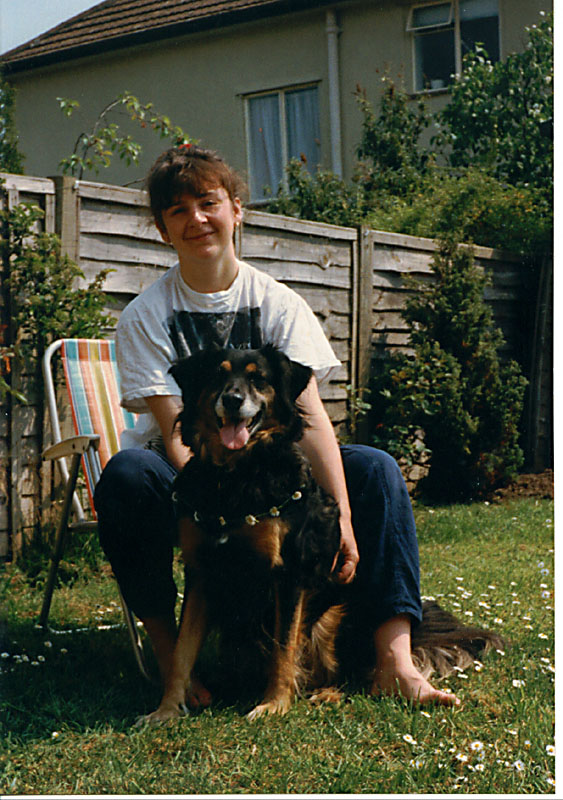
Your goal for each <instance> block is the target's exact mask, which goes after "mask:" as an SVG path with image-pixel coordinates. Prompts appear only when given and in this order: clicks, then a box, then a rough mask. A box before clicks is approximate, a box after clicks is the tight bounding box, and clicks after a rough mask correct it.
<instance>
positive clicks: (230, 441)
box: [219, 422, 250, 450]
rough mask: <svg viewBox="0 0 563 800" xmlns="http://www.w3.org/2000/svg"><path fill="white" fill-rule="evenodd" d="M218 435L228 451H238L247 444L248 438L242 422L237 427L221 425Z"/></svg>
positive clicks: (246, 429)
mask: <svg viewBox="0 0 563 800" xmlns="http://www.w3.org/2000/svg"><path fill="white" fill-rule="evenodd" d="M219 433H220V436H221V441H222V442H223V444H224V445H225V447H228V448H229V450H240V448H241V447H244V445H245V444H246V443H247V441H248V439H249V436H250V434H249V432H248V428H247V427H246V425H245V424H244V422H239V424H238V425H232V424H228V425H223V427H222V428H221V430H220V432H219Z"/></svg>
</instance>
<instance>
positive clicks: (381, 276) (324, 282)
mask: <svg viewBox="0 0 563 800" xmlns="http://www.w3.org/2000/svg"><path fill="white" fill-rule="evenodd" d="M0 178H3V179H4V181H5V182H4V186H3V189H2V191H1V192H0V204H1V205H2V206H3V207H13V206H14V205H15V204H17V203H18V202H22V201H32V202H35V203H37V204H38V205H39V206H41V208H43V210H44V211H45V218H44V223H43V224H44V229H45V230H47V231H56V232H57V233H58V234H59V235H60V237H61V241H62V246H63V250H64V251H65V252H66V253H68V254H69V255H70V256H71V257H72V258H73V259H74V260H76V261H77V262H78V263H79V264H80V266H81V269H82V270H83V272H84V274H85V277H86V280H87V281H90V280H92V279H93V277H94V276H95V275H96V274H97V273H98V272H99V271H100V269H102V268H110V269H112V270H113V271H112V272H110V273H109V275H108V277H107V280H106V284H105V290H106V292H107V293H108V294H109V295H110V296H111V298H112V305H111V306H110V310H111V311H112V313H114V314H115V315H116V316H118V315H119V313H120V311H121V310H122V308H123V307H124V306H125V305H126V304H127V303H128V302H129V301H130V300H131V299H132V298H133V297H134V296H135V295H137V294H138V293H139V292H141V291H143V290H144V289H145V288H147V286H149V285H150V284H151V283H152V282H153V281H155V280H156V279H157V278H158V277H159V276H160V275H161V274H162V273H163V271H164V270H166V269H168V268H169V267H170V266H171V265H172V264H173V263H175V260H176V258H175V253H174V251H173V250H172V249H171V248H170V247H169V246H168V245H166V244H164V243H163V242H162V241H161V239H160V237H159V235H158V233H157V231H156V229H155V228H154V226H153V225H152V223H151V221H150V218H149V212H148V208H147V200H146V195H145V193H144V192H142V191H140V190H137V189H128V188H121V187H116V186H109V185H105V184H99V183H92V182H87V181H77V180H75V179H74V178H66V177H65V178H63V177H58V178H55V179H53V180H51V179H41V178H27V177H25V176H15V175H3V176H0ZM237 249H238V253H239V255H240V257H241V258H243V259H245V260H248V261H249V262H250V263H252V264H254V265H256V266H257V267H258V268H259V269H262V270H264V271H265V272H267V273H268V274H270V275H272V276H273V277H275V278H277V279H278V280H281V281H283V282H284V283H287V284H288V285H290V286H292V287H293V288H294V289H295V290H296V291H297V292H299V293H300V294H301V295H302V296H303V297H304V298H305V299H306V300H307V301H308V303H309V304H310V305H311V307H312V308H313V311H314V312H315V314H316V315H317V317H318V318H319V320H320V322H321V325H322V326H323V329H324V330H325V333H326V334H327V336H328V338H329V340H330V342H331V344H332V346H333V348H334V350H335V352H336V355H337V356H338V358H339V359H340V361H341V362H342V366H341V368H340V370H339V371H338V372H337V374H336V375H335V376H333V378H332V380H331V382H330V383H329V384H327V385H325V386H323V387H322V396H323V400H324V401H325V404H326V405H327V408H328V411H329V414H330V416H331V418H332V420H333V422H334V423H335V425H336V426H337V428H342V427H343V426H345V425H346V420H347V396H348V390H347V387H348V386H349V387H352V389H356V388H358V387H360V386H365V385H367V383H368V381H369V374H370V365H371V362H372V359H373V358H374V357H376V358H377V357H381V356H382V355H384V354H385V353H386V352H389V350H393V349H396V348H398V347H404V346H405V345H406V343H407V337H408V333H407V330H406V327H405V324H404V322H403V320H402V318H401V316H400V311H401V308H402V306H403V303H404V300H405V297H406V294H407V291H408V290H407V289H406V288H405V286H404V281H403V279H404V276H405V275H407V274H408V275H412V276H414V277H417V278H420V279H421V280H429V279H431V269H430V261H431V258H432V255H433V251H434V249H435V245H434V243H433V241H431V240H427V239H420V238H415V237H410V236H403V235H398V234H393V233H385V232H381V231H373V230H369V229H361V230H356V229H352V228H343V227H339V226H335V225H325V224H320V223H314V222H306V221H302V220H296V219H293V218H289V217H282V216H278V215H273V214H266V213H262V212H257V211H249V210H247V211H245V216H244V224H243V226H242V228H241V229H240V230H239V233H238V240H237ZM475 254H476V259H477V262H478V263H479V264H482V265H483V266H484V267H486V268H488V269H490V270H491V271H492V274H493V286H492V287H491V288H490V290H488V292H487V299H488V300H489V301H490V302H491V304H492V307H493V309H494V315H495V320H496V322H497V324H498V325H499V326H500V327H501V328H502V330H503V332H504V335H505V338H506V342H507V344H506V355H507V356H510V357H515V358H517V359H518V360H519V361H520V363H521V364H522V366H523V368H524V371H525V372H526V373H527V374H531V373H533V372H534V370H533V369H532V368H531V365H532V364H535V363H537V361H538V358H537V356H538V354H537V353H536V354H535V355H534V353H532V351H531V347H530V343H531V342H532V341H537V346H538V347H540V346H541V347H543V350H542V351H541V352H542V353H543V354H544V358H543V364H544V368H543V371H542V370H539V371H538V370H537V369H536V370H535V374H536V382H535V385H534V394H532V395H531V396H533V397H534V400H535V402H536V403H537V408H538V409H539V408H540V407H541V408H542V409H543V413H544V417H543V418H542V416H541V414H538V413H535V414H533V415H532V416H533V423H534V425H535V431H536V432H535V438H534V441H533V442H531V443H530V447H531V448H532V449H533V450H534V453H535V458H536V462H537V461H538V448H539V449H541V447H539V445H538V443H543V444H542V447H543V449H544V450H545V451H546V452H545V453H543V452H542V453H541V454H540V458H539V462H541V461H542V459H543V461H546V460H549V457H550V456H549V453H548V452H547V450H548V449H549V443H550V441H551V434H550V431H551V428H550V425H551V420H550V418H549V415H548V414H547V415H546V414H545V410H546V408H547V405H546V398H547V400H549V398H550V396H551V385H550V384H549V369H548V368H546V365H547V367H549V359H548V358H546V357H545V347H546V341H549V337H550V329H549V325H547V328H546V319H547V320H549V314H547V316H546V314H545V307H546V306H545V302H544V304H543V306H542V308H543V309H544V316H543V323H544V324H543V328H542V329H541V330H542V331H543V338H541V337H539V338H538V336H536V337H535V338H534V335H533V332H534V324H535V323H534V315H533V314H531V313H530V309H531V308H533V307H534V304H533V303H530V302H529V286H530V268H529V267H527V268H526V267H524V265H523V264H522V263H521V261H520V260H519V259H517V258H516V257H514V256H511V255H509V254H506V253H501V252H499V251H493V250H490V249H486V248H476V250H475ZM8 271H9V264H7V263H4V264H3V273H2V278H3V279H4V280H3V281H2V285H3V289H2V295H1V301H0V302H1V306H0V315H1V317H2V318H1V320H0V322H1V323H3V324H4V325H5V326H7V327H6V328H4V330H6V331H7V332H8V333H7V336H8V339H7V340H6V341H9V336H10V327H9V308H10V298H9V292H8V291H7V288H6V282H5V278H6V277H7V275H8ZM544 283H545V281H544ZM544 301H545V298H544ZM536 327H537V326H536ZM542 343H543V344H542ZM13 379H14V381H15V382H16V383H19V384H22V383H23V384H25V383H26V375H25V374H23V375H19V374H17V375H14V376H13ZM40 408H41V403H40V402H39V399H38V398H34V397H33V395H32V394H31V395H30V397H29V403H28V404H26V405H21V404H19V403H17V402H16V401H14V400H13V399H11V398H10V397H9V396H8V397H7V398H6V399H5V400H4V401H3V405H2V407H1V408H0V412H1V417H0V419H1V422H0V454H1V456H2V466H1V468H0V555H6V554H8V552H9V550H10V548H11V549H13V550H17V549H18V547H19V544H20V543H21V541H22V537H25V536H26V535H27V534H28V533H29V532H30V531H31V530H33V528H34V527H35V526H37V525H38V524H39V523H40V522H41V521H42V520H44V519H45V515H46V513H47V510H48V508H49V507H50V505H51V503H52V493H53V475H52V473H51V471H50V468H49V467H46V466H45V465H43V466H41V459H40V453H41V450H42V448H43V446H44V444H47V443H48V442H49V438H48V436H49V432H48V431H47V429H46V426H45V420H44V419H42V418H40V417H41V413H40V412H39V411H38V409H40ZM530 424H532V421H530ZM539 462H538V463H539ZM536 466H537V464H536ZM539 466H541V463H539ZM10 536H11V538H10Z"/></svg>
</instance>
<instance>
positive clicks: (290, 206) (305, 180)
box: [268, 159, 365, 227]
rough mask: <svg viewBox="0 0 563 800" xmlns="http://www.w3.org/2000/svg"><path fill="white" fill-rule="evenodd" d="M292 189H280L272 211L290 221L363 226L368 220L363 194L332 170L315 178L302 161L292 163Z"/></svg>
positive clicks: (294, 160)
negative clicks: (363, 221) (293, 218)
mask: <svg viewBox="0 0 563 800" xmlns="http://www.w3.org/2000/svg"><path fill="white" fill-rule="evenodd" d="M286 172H287V181H288V189H287V190H285V189H283V188H282V189H280V190H279V191H278V194H277V195H276V197H275V198H274V199H273V200H272V201H271V202H270V203H269V205H268V211H271V212H272V213H273V214H285V215H286V216H289V217H298V218H300V219H309V220H314V221H317V222H328V223H330V224H332V225H344V226H349V227H350V226H354V225H360V224H361V222H362V219H363V217H364V216H365V207H364V197H363V193H362V192H361V190H360V189H359V188H358V187H357V186H354V185H352V186H349V185H347V184H346V183H345V181H343V180H342V178H339V177H338V176H337V175H335V174H334V173H333V172H330V171H328V170H321V169H319V170H317V172H315V173H314V174H313V175H311V173H310V172H308V170H307V169H306V168H305V165H304V163H303V162H302V161H299V160H298V159H292V160H291V161H290V163H289V165H288V167H287V170H286Z"/></svg>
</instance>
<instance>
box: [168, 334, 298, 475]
mask: <svg viewBox="0 0 563 800" xmlns="http://www.w3.org/2000/svg"><path fill="white" fill-rule="evenodd" d="M170 372H171V373H172V375H173V377H174V379H175V380H176V382H177V383H178V385H179V387H180V389H181V390H182V400H183V403H184V408H183V410H182V412H181V414H180V416H179V421H180V425H181V429H182V441H183V442H184V444H186V445H187V446H188V447H191V448H192V450H193V451H194V452H196V453H198V454H199V455H200V457H210V458H211V459H212V460H213V461H215V462H216V463H225V462H226V461H228V460H229V458H232V457H236V454H237V453H239V454H240V453H243V452H245V451H247V450H248V448H251V447H252V446H253V445H254V444H255V443H256V442H257V441H264V440H265V439H267V438H268V437H270V438H271V437H272V435H273V434H274V433H278V434H282V435H283V436H285V437H286V438H288V439H290V440H292V441H296V440H297V439H299V438H300V437H301V434H302V432H303V425H304V422H303V419H302V416H301V414H300V412H299V409H298V408H297V405H296V400H297V397H298V396H299V395H300V394H301V392H302V391H303V389H304V388H305V387H306V386H307V384H308V382H309V380H310V378H311V374H312V371H311V369H310V368H309V367H304V366H303V365H302V364H298V363H296V362H294V361H291V360H290V359H289V358H287V356H285V355H284V354H283V353H282V352H281V351H279V350H277V349H276V348H275V347H272V346H270V345H266V346H265V347H263V348H261V349H260V350H234V349H228V350H203V351H201V352H198V353H196V354H194V355H193V356H191V357H190V358H186V359H183V360H182V361H179V362H178V363H177V364H174V366H173V367H171V369H170Z"/></svg>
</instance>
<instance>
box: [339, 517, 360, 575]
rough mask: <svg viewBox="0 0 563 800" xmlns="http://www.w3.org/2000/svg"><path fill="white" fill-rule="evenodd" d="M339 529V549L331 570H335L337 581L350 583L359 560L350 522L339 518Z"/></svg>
mask: <svg viewBox="0 0 563 800" xmlns="http://www.w3.org/2000/svg"><path fill="white" fill-rule="evenodd" d="M340 531H341V533H340V551H339V552H338V554H337V556H336V558H335V559H334V564H333V567H332V571H333V572H335V575H336V580H337V581H338V582H339V583H352V581H353V580H354V578H355V577H356V567H357V565H358V561H359V560H360V557H359V555H358V546H357V544H356V538H355V536H354V531H353V530H352V523H351V522H350V521H349V520H342V519H341V520H340Z"/></svg>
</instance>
